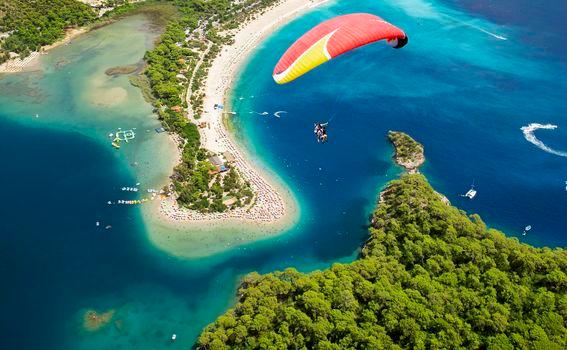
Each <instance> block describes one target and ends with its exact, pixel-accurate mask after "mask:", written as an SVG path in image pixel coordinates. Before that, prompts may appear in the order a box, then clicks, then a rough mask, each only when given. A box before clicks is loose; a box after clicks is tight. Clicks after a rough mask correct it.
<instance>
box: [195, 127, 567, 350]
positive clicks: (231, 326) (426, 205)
mask: <svg viewBox="0 0 567 350" xmlns="http://www.w3.org/2000/svg"><path fill="white" fill-rule="evenodd" d="M398 136H400V135H398ZM404 139H405V137H404ZM392 141H393V140H392ZM405 141H408V140H407V139H405ZM394 144H396V145H398V143H397V142H395V143H394ZM380 198H381V200H380V203H379V204H378V207H377V209H376V210H375V212H374V213H373V215H372V220H371V227H370V229H369V236H370V237H369V239H368V241H367V242H366V243H365V244H364V247H363V248H362V251H361V254H360V257H359V259H358V260H356V261H354V262H352V263H349V264H334V265H333V266H332V267H331V268H329V269H327V270H323V271H315V272H312V273H309V274H305V273H300V272H298V271H296V270H295V269H287V270H285V271H283V272H274V273H270V274H266V275H260V274H258V273H251V274H249V275H247V276H246V277H245V278H244V279H243V282H242V284H241V286H240V288H239V290H238V302H237V303H236V306H235V307H234V308H232V309H230V310H228V311H227V312H226V314H224V315H222V316H220V317H219V318H218V319H217V320H216V321H215V322H214V323H213V324H211V325H209V326H208V327H207V328H206V329H205V330H204V332H203V333H202V334H201V336H200V338H199V340H198V344H197V348H199V349H229V348H234V349H337V350H339V349H465V348H466V349H557V350H559V349H565V348H567V327H566V322H567V275H566V274H565V271H567V251H565V250H564V249H561V248H557V249H549V248H534V247H531V246H529V245H527V244H522V243H520V242H519V241H518V240H517V239H516V238H508V237H506V236H505V235H504V234H503V233H502V232H499V231H497V230H494V229H489V228H487V227H486V225H485V224H484V223H483V222H482V220H481V219H480V217H479V216H478V215H470V216H469V215H467V214H466V213H465V212H463V211H461V210H459V209H457V208H455V207H453V206H450V205H448V204H446V203H445V202H443V201H442V200H441V198H440V196H439V195H438V194H437V193H436V192H435V191H434V190H433V188H432V187H431V186H430V185H429V183H428V182H427V179H426V178H425V177H424V176H423V175H421V174H404V175H402V176H401V178H400V179H397V180H394V181H392V182H390V184H389V185H388V186H387V187H386V189H385V190H384V191H383V192H382V193H381V196H380Z"/></svg>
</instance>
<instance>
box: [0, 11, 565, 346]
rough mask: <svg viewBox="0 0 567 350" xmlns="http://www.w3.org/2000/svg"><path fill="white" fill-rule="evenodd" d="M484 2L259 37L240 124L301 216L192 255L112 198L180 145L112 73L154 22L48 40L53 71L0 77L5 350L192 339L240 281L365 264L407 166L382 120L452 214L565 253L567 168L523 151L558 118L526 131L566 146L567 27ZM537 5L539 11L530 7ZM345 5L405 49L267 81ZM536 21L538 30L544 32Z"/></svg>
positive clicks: (1, 330) (304, 20)
mask: <svg viewBox="0 0 567 350" xmlns="http://www.w3.org/2000/svg"><path fill="white" fill-rule="evenodd" d="M479 4H480V5H482V4H484V5H486V6H485V7H483V6H480V5H478V4H476V3H475V5H474V6H473V5H470V3H469V2H466V1H463V2H461V1H447V2H425V1H416V0H406V1H354V0H345V1H338V2H336V3H331V4H329V5H327V6H325V7H322V8H319V9H317V10H315V11H313V12H311V13H309V14H306V15H305V16H303V17H301V18H299V19H297V20H295V21H293V22H292V23H290V24H289V25H286V26H285V27H283V28H281V29H280V30H279V31H277V32H276V33H274V34H273V35H272V36H271V37H270V38H268V39H267V40H266V41H265V42H264V43H262V44H261V45H260V46H259V47H258V49H257V51H256V52H255V53H254V55H253V56H252V57H251V58H250V60H249V62H248V63H247V65H246V67H244V69H243V70H242V73H241V75H240V76H239V79H238V82H237V84H236V86H235V87H234V91H233V93H232V95H231V96H232V98H231V102H232V103H231V104H232V105H233V107H234V110H235V111H236V112H238V115H237V116H236V117H234V118H233V119H232V123H233V125H234V126H235V128H236V132H237V134H238V136H239V140H240V142H242V143H243V144H244V145H245V146H246V147H247V148H248V149H249V151H250V153H252V154H253V157H254V159H255V161H257V162H258V163H261V164H263V165H264V166H267V167H269V168H271V169H272V171H274V172H275V173H277V174H278V175H279V176H280V177H281V178H282V180H283V181H284V182H285V183H287V184H288V185H289V186H290V188H291V190H292V191H293V192H294V194H295V195H296V197H297V198H298V199H299V202H300V206H301V217H300V221H299V223H298V224H297V225H296V226H294V227H293V228H292V229H290V230H289V232H286V233H284V234H283V235H279V236H277V237H275V238H273V239H267V240H264V241H261V242H256V243H250V244H247V245H244V246H240V247H238V248H235V249H232V250H229V251H226V252H223V253H219V254H215V255H213V256H210V257H205V258H199V259H186V258H183V257H179V256H178V254H177V253H178V252H176V254H175V255H172V254H170V253H169V252H165V251H162V250H160V249H158V248H156V247H155V246H154V245H153V244H152V242H151V241H150V240H149V239H148V237H149V236H150V235H149V232H150V230H152V226H151V225H150V224H147V223H145V222H144V220H143V215H142V212H141V211H140V208H139V207H126V206H109V205H107V204H106V202H107V201H108V200H111V199H117V198H121V197H122V196H126V195H127V194H125V193H124V192H122V191H120V187H122V186H131V185H135V184H136V183H138V182H139V183H141V186H142V187H143V188H148V187H154V186H158V185H159V184H160V183H161V182H162V181H163V179H164V178H165V177H166V176H167V174H169V172H170V171H171V165H172V161H173V157H174V154H173V152H172V150H173V147H174V146H173V145H172V144H171V143H170V142H169V140H168V138H167V137H166V136H165V135H163V134H156V133H155V132H153V129H154V128H155V127H157V126H159V123H158V122H157V120H156V119H155V117H154V116H153V115H152V113H151V107H150V106H149V105H148V104H146V103H145V102H144V101H143V99H142V96H141V94H140V93H139V91H138V90H137V89H135V88H134V87H132V86H130V85H129V83H128V79H127V77H126V76H120V77H115V78H110V77H107V76H106V75H104V71H105V70H106V69H107V68H110V67H113V66H117V65H125V64H135V63H137V62H138V61H139V60H140V59H141V58H142V56H143V53H144V51H145V50H147V49H148V48H150V47H151V46H152V43H153V40H154V39H155V38H156V36H157V35H158V33H157V32H155V31H151V30H148V29H147V28H148V24H149V22H148V20H147V19H146V18H144V17H142V16H134V17H128V18H126V19H124V20H122V21H119V22H117V23H114V24H112V25H110V26H107V27H104V28H102V29H99V30H97V31H94V32H92V33H89V34H87V35H85V36H83V37H82V38H79V39H77V40H75V41H74V42H73V43H72V44H71V45H69V46H64V47H61V48H58V49H56V50H53V51H52V52H51V53H50V54H49V55H47V56H45V57H43V58H42V61H43V67H44V70H43V72H35V73H25V74H18V75H12V76H7V77H2V78H1V79H0V132H1V135H2V137H1V138H0V150H2V153H1V154H2V171H1V172H0V181H1V183H2V184H3V190H4V191H3V193H4V204H3V205H2V208H1V211H0V212H1V213H2V214H1V220H0V268H1V269H2V272H3V274H2V277H3V279H2V280H3V285H2V288H0V305H1V306H2V310H3V316H2V317H0V339H1V340H0V342H1V343H0V346H1V347H2V348H3V349H32V348H41V349H57V350H61V349H131V348H135V349H161V348H168V349H169V348H171V349H182V348H188V347H190V346H191V344H193V343H194V341H195V339H196V337H197V336H198V334H199V332H200V330H201V329H202V328H203V327H204V326H205V325H206V324H208V323H209V322H211V321H212V320H214V318H215V317H216V316H218V315H219V314H220V313H222V312H224V310H226V308H228V307H229V306H230V305H231V304H233V303H234V301H235V291H236V287H237V284H238V279H239V277H240V276H242V275H243V274H245V273H247V272H250V271H253V270H256V271H260V272H269V271H272V270H274V269H283V268H285V267H288V266H293V267H296V268H298V269H300V270H302V271H310V270H313V269H317V268H324V267H326V266H329V265H330V264H331V263H334V262H340V261H350V260H352V259H354V258H355V257H356V254H357V249H358V248H359V247H360V245H361V244H362V243H363V242H364V240H365V237H366V226H367V224H368V215H369V214H370V213H371V210H372V208H373V207H374V204H375V200H376V195H377V193H378V191H379V189H380V187H382V186H384V185H385V184H386V183H387V181H389V180H391V179H394V178H395V177H396V176H398V174H399V173H400V169H399V168H397V167H395V166H393V165H392V162H391V159H390V158H391V153H392V150H391V147H390V145H389V144H388V142H387V140H386V138H385V135H386V132H387V131H388V130H390V129H396V130H403V131H407V132H409V133H410V134H411V135H413V136H414V137H415V138H416V139H418V140H419V141H421V142H423V143H424V144H425V147H426V156H427V164H426V166H425V168H424V169H423V170H424V172H425V174H426V175H427V176H428V178H429V179H430V180H431V182H432V183H433V184H434V185H435V186H436V187H437V189H438V190H440V191H441V192H443V193H445V194H446V195H447V196H448V197H449V199H450V200H451V201H452V202H453V203H454V204H455V205H457V206H459V207H461V208H463V209H465V210H467V211H468V212H471V213H473V212H476V213H479V214H481V216H482V217H483V218H484V219H485V220H486V222H487V223H488V224H489V225H490V226H493V227H496V228H501V229H504V230H505V231H506V232H507V234H509V235H510V236H517V237H518V239H520V240H522V241H526V242H529V243H531V244H535V245H551V246H564V245H565V243H566V241H567V235H566V233H565V229H564V228H565V225H566V224H567V215H565V214H566V210H565V208H566V207H567V191H566V190H565V181H567V159H566V158H562V157H559V156H557V155H553V154H549V153H546V152H545V151H543V150H541V149H539V148H537V147H536V146H535V145H533V144H531V143H529V142H528V141H527V140H526V139H525V138H524V135H523V134H522V131H521V130H520V128H521V127H522V126H526V125H528V124H530V123H536V122H537V123H551V124H555V125H557V126H558V128H557V129H556V130H538V131H536V132H535V135H536V136H537V137H538V138H539V139H540V140H541V141H543V142H544V143H545V144H546V145H547V146H549V147H552V148H554V149H557V150H563V151H565V150H567V137H566V136H567V119H566V117H565V116H566V112H567V110H566V106H565V105H564V103H563V100H564V96H565V93H566V92H567V89H566V86H565V80H564V79H561V78H562V77H563V78H564V77H565V71H566V70H565V68H566V67H565V62H566V59H567V51H566V50H565V47H563V48H562V47H561V45H560V44H557V45H551V44H550V43H553V42H561V37H562V35H564V34H565V33H563V31H564V30H565V29H564V28H562V27H561V26H560V25H559V24H560V23H557V25H553V23H552V24H549V23H548V21H546V19H545V17H547V18H554V17H553V13H555V12H557V11H558V10H557V9H555V10H552V9H548V8H547V7H543V5H540V4H536V3H533V2H527V1H525V2H524V1H520V2H518V3H517V4H516V3H515V4H516V6H517V10H516V11H510V9H509V6H510V5H508V4H501V5H498V4H491V3H489V2H483V1H481V2H479ZM505 6H508V7H505ZM558 6H559V10H561V11H565V8H564V7H565V6H564V5H561V4H559V5H558ZM530 11H531V12H533V13H534V14H536V15H534V16H535V17H536V18H533V17H530V18H529V20H528V19H526V18H525V17H524V16H522V15H521V12H530ZM348 12H371V13H375V14H378V15H380V16H382V17H384V18H385V19H387V20H389V21H391V22H393V23H395V24H397V25H399V26H400V27H402V28H404V30H406V31H407V33H408V35H409V37H410V42H409V44H408V46H406V47H405V48H404V49H402V50H392V49H390V48H389V47H387V46H385V45H381V44H376V45H372V46H368V47H365V48H362V49H360V50H357V51H355V52H352V53H349V54H347V55H345V56H344V57H341V58H340V59H337V60H335V61H333V62H330V63H328V64H326V65H325V66H322V67H320V68H318V69H317V70H315V71H313V72H311V73H310V74H309V75H307V76H305V77H303V78H301V79H300V80H298V81H296V82H294V83H293V84H289V85H286V86H276V85H275V84H273V82H272V81H271V70H272V68H273V65H274V64H275V62H276V61H277V59H278V58H279V56H280V55H281V54H282V53H283V51H284V50H285V48H286V47H287V46H288V45H290V44H291V43H292V42H293V40H294V39H295V38H297V36H298V35H300V34H301V33H303V32H304V31H306V30H307V29H309V28H310V27H311V26H313V25H315V24H316V23H318V22H320V21H322V20H324V19H327V18H329V17H331V16H335V15H339V14H343V13H348ZM551 12H553V13H551ZM538 16H539V17H538ZM538 18H539V19H538ZM544 22H545V24H546V25H545V26H541V23H544ZM535 28H537V30H538V31H539V33H538V34H539V37H540V38H544V39H545V40H536V39H535V38H534V36H533V35H532V34H531V33H533V31H534V30H536V29H535ZM541 28H543V29H541ZM109 91H110V92H109ZM276 111H286V112H287V113H280V114H279V115H280V118H277V117H275V116H274V115H273V113H274V112H276ZM251 112H252V113H251ZM254 112H258V113H260V114H261V113H262V112H268V115H267V116H261V115H259V114H257V113H254ZM36 114H37V115H38V118H36ZM327 120H328V121H330V125H329V132H330V142H329V143H328V144H325V145H320V144H317V143H316V142H315V140H314V138H313V135H312V126H313V123H314V122H317V121H327ZM118 128H123V129H131V128H136V130H135V131H136V133H137V137H136V139H135V140H134V141H132V142H131V143H129V144H128V145H125V146H123V147H122V148H121V149H120V150H119V151H117V150H114V149H112V147H111V146H110V142H109V138H108V134H109V133H110V132H115V131H116V130H117V129H118ZM148 130H149V131H148ZM473 180H474V181H475V186H476V188H477V190H478V192H479V194H478V196H477V198H475V200H473V201H466V200H464V199H463V198H461V197H460V196H459V195H460V194H461V193H463V192H465V191H466V190H467V189H468V188H469V186H470V185H471V183H472V181H473ZM96 221H100V222H101V226H98V227H97V226H96V225H95V222H96ZM528 224H529V225H532V227H533V229H532V231H530V233H529V234H528V235H526V236H522V235H521V232H522V229H523V227H524V226H526V225H528ZM107 225H111V226H112V227H111V229H109V230H105V229H104V227H105V226H107ZM188 234H190V232H188ZM87 309H96V310H97V311H100V312H103V311H106V310H115V316H114V320H113V321H112V322H111V323H110V324H109V325H108V326H107V327H105V328H103V329H101V330H100V331H98V332H94V333H88V332H85V331H83V330H82V329H81V322H82V315H83V313H84V311H85V310H87ZM115 321H118V322H115ZM172 333H176V334H177V341H176V342H171V341H170V337H171V334H172Z"/></svg>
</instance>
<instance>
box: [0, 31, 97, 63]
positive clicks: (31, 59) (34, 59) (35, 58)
mask: <svg viewBox="0 0 567 350" xmlns="http://www.w3.org/2000/svg"><path fill="white" fill-rule="evenodd" d="M89 29H90V28H89V27H88V26H87V27H80V28H70V29H67V30H66V31H65V36H64V37H63V38H61V39H59V40H57V41H56V42H54V43H53V44H50V45H46V46H42V47H41V49H40V50H39V51H34V52H32V53H30V55H29V56H28V57H26V58H24V59H21V58H19V57H16V58H12V59H9V60H8V61H6V62H4V63H2V64H0V74H13V73H21V72H25V71H30V70H35V69H39V63H40V62H39V57H40V56H41V55H46V54H47V52H48V51H49V50H51V49H54V48H56V47H59V46H61V45H64V44H67V43H69V42H71V40H73V39H75V38H76V37H78V36H80V35H82V34H84V33H86V32H88V31H89Z"/></svg>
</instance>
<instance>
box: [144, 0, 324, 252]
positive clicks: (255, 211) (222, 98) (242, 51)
mask: <svg viewBox="0 0 567 350" xmlns="http://www.w3.org/2000/svg"><path fill="white" fill-rule="evenodd" d="M327 2H329V0H284V1H282V2H280V3H279V4H278V5H275V6H274V7H272V8H270V9H268V10H266V11H265V12H264V13H262V14H261V15H259V16H258V17H257V18H255V19H253V20H251V21H249V22H247V23H246V24H245V25H243V26H242V27H240V28H238V29H236V30H235V32H234V42H233V44H231V45H226V46H224V47H223V48H222V51H221V53H220V54H219V55H218V56H217V57H216V58H215V59H214V60H213V62H212V65H211V67H210V69H209V71H208V74H207V78H206V81H205V88H204V91H205V100H204V113H203V115H202V117H201V118H200V119H199V120H198V122H199V123H201V122H205V123H207V124H208V127H206V128H202V129H199V130H200V133H201V138H202V140H201V142H202V146H203V147H204V148H206V149H208V150H210V151H211V152H213V153H223V152H230V154H231V155H232V156H233V157H234V159H235V160H234V162H233V166H235V167H236V168H237V169H238V170H239V172H240V173H241V175H242V177H243V178H244V179H245V180H246V181H249V182H250V183H251V185H252V188H253V190H254V192H255V199H254V205H253V206H251V207H250V206H247V207H243V208H236V209H233V210H230V211H227V212H224V213H207V214H202V213H199V212H196V211H194V210H189V209H185V208H180V207H179V206H178V205H177V202H176V200H175V199H174V198H171V197H170V198H167V199H164V200H162V201H161V202H157V203H156V202H154V203H151V204H150V205H148V206H147V208H148V212H147V213H146V214H147V215H146V218H147V220H149V221H151V222H152V224H153V226H156V227H158V229H157V230H150V231H151V232H150V233H149V236H150V238H151V240H152V241H153V242H154V243H155V244H157V245H158V246H160V247H161V248H163V249H165V250H167V251H169V252H172V253H174V254H175V255H183V256H185V257H201V256H207V255H211V254H213V253H217V252H220V251H223V250H226V249H229V248H232V247H234V246H238V245H242V244H245V243H248V242H250V241H252V240H256V239H262V238H268V237H273V236H275V235H277V234H279V233H283V232H284V231H285V230H286V229H288V228H291V227H292V226H293V225H294V224H296V223H297V222H298V221H299V213H300V209H299V204H298V201H297V199H296V198H295V197H294V195H293V193H292V192H291V191H290V190H289V189H288V187H287V186H286V184H285V183H284V181H282V180H281V179H280V178H279V177H278V176H277V175H276V174H274V173H273V172H272V171H270V170H269V169H267V168H266V167H265V166H263V165H262V164H258V162H253V161H252V159H253V157H251V155H250V154H249V152H248V150H246V149H245V147H244V146H243V145H242V144H241V143H239V142H238V140H237V139H236V137H235V135H233V134H232V133H231V132H230V131H229V130H228V128H227V123H226V122H227V121H226V120H225V119H224V115H225V113H223V111H222V110H218V109H215V108H214V107H213V106H214V105H215V104H216V103H224V102H229V101H228V100H229V97H230V91H231V89H232V83H233V82H234V80H235V78H236V77H237V74H238V72H239V69H240V68H241V67H242V66H243V65H244V64H245V62H246V61H247V60H248V59H249V57H250V55H251V54H252V53H253V51H254V50H255V48H256V46H257V44H258V43H259V42H260V41H261V40H262V39H264V38H265V37H266V36H268V35H270V34H271V33H273V32H274V31H275V30H277V29H278V28H280V27H281V26H283V25H285V24H287V23H288V22H289V21H290V20H292V19H295V18H297V17H298V16H300V15H301V14H303V13H305V12H307V11H309V10H311V9H314V8H316V7H318V6H320V5H322V4H325V3H327ZM225 105H227V106H228V105H230V104H229V103H225ZM176 164H178V162H176ZM168 182H169V179H168ZM159 228H161V229H159ZM172 229H173V230H172ZM187 231H191V232H187ZM212 242H216V243H217V244H212ZM218 243H223V244H222V245H220V244H218Z"/></svg>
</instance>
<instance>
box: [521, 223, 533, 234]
mask: <svg viewBox="0 0 567 350" xmlns="http://www.w3.org/2000/svg"><path fill="white" fill-rule="evenodd" d="M531 229H532V225H528V226H526V228H525V229H524V233H522V236H525V235H526V234H527V233H528V231H529V230H531Z"/></svg>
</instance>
